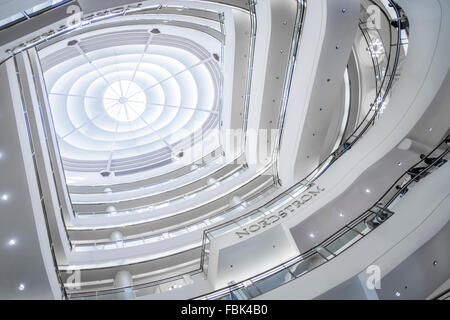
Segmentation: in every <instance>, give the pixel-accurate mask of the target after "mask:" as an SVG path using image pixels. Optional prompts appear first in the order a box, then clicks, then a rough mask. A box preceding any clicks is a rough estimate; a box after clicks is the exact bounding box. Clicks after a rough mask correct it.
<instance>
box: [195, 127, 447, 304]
mask: <svg viewBox="0 0 450 320" xmlns="http://www.w3.org/2000/svg"><path fill="white" fill-rule="evenodd" d="M449 153H450V136H447V137H446V139H445V140H444V141H442V142H441V143H440V144H439V145H438V146H437V147H436V148H435V149H434V150H433V151H431V152H430V153H429V154H428V155H427V156H426V157H424V158H423V159H422V160H421V161H419V162H418V163H416V164H415V165H414V166H412V167H411V168H410V169H408V170H407V171H406V172H405V173H404V174H403V175H402V176H401V177H400V178H399V179H397V180H396V181H395V183H394V184H393V185H392V186H391V187H390V188H389V189H388V190H387V191H386V192H385V194H384V195H383V196H382V197H381V198H380V199H379V200H378V201H377V202H376V203H375V204H374V205H373V206H372V207H371V208H370V209H369V210H367V211H366V212H364V213H363V214H362V215H360V216H359V217H358V218H356V219H355V220H353V221H352V222H351V223H349V224H348V225H347V226H345V227H343V228H342V229H340V230H339V231H338V232H336V233H335V234H334V235H332V236H331V237H329V238H328V239H326V240H325V241H323V242H322V243H321V244H319V245H318V246H316V247H314V248H312V249H311V250H309V251H308V252H306V253H304V254H301V255H300V256H298V257H296V258H294V259H292V260H290V261H288V262H286V263H284V264H282V265H280V266H278V267H276V268H274V269H272V270H270V271H267V272H265V273H263V274H261V275H258V276H255V277H253V278H250V279H247V280H245V281H242V282H241V283H239V284H235V285H233V286H229V287H227V288H225V289H221V290H218V291H216V292H213V293H210V294H208V295H204V296H201V297H199V298H197V299H199V300H246V299H252V298H255V297H257V296H260V295H262V294H264V293H266V292H268V291H270V290H273V289H275V288H277V287H279V286H282V285H284V284H286V283H287V282H290V281H292V280H294V279H297V278H299V277H300V276H302V275H304V274H306V273H308V272H310V271H312V270H314V269H315V268H317V267H319V266H320V265H322V264H324V263H326V262H327V261H330V260H331V259H334V258H335V257H336V256H338V255H339V254H341V253H343V252H344V251H345V250H347V249H349V248H350V247H351V246H353V245H354V244H355V243H357V242H358V241H359V240H361V239H362V238H363V237H364V236H366V235H367V234H369V233H370V232H372V231H374V230H375V229H377V228H378V227H380V226H381V225H382V224H383V223H385V222H386V221H388V220H389V218H391V217H392V216H393V215H394V214H395V212H393V211H391V210H392V208H393V207H394V204H395V203H396V202H397V201H400V200H401V199H402V198H403V196H404V195H405V194H406V193H407V192H408V191H409V190H410V189H411V188H414V186H415V185H416V184H417V183H419V182H420V181H421V180H422V179H423V178H424V177H426V176H428V175H429V174H431V173H433V172H434V171H436V170H438V169H439V168H440V167H442V166H443V165H445V164H446V163H447V162H448V160H449Z"/></svg>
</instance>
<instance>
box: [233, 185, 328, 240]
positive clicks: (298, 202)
mask: <svg viewBox="0 0 450 320" xmlns="http://www.w3.org/2000/svg"><path fill="white" fill-rule="evenodd" d="M323 191H325V189H324V188H321V187H320V186H318V185H313V186H312V187H311V188H310V189H309V190H308V191H305V192H303V193H302V194H301V195H299V196H298V197H297V198H296V199H295V200H293V201H292V202H291V203H289V204H288V205H287V206H285V207H283V208H282V209H280V210H278V212H277V213H274V214H272V215H270V216H266V217H264V218H261V219H260V220H258V221H256V222H255V223H253V224H251V225H250V226H248V227H245V228H241V229H240V230H239V231H236V232H235V235H236V236H237V237H239V239H242V238H245V237H247V236H250V235H252V234H254V233H257V232H259V231H261V230H263V229H265V228H267V227H268V226H272V225H274V224H277V223H279V222H281V221H282V220H284V219H285V218H287V217H288V216H289V215H292V214H293V213H295V211H296V210H297V209H299V208H300V207H302V206H303V205H304V204H305V203H308V202H309V201H311V200H313V199H314V198H315V197H316V196H317V195H319V194H320V193H321V192H323Z"/></svg>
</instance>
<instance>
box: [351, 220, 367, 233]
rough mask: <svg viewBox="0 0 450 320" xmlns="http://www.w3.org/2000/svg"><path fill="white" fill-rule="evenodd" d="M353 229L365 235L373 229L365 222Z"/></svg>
mask: <svg viewBox="0 0 450 320" xmlns="http://www.w3.org/2000/svg"><path fill="white" fill-rule="evenodd" d="M353 229H355V230H356V231H358V232H359V233H361V234H363V235H366V234H368V233H369V232H370V231H371V229H370V228H369V227H368V225H367V224H366V222H365V221H361V222H360V223H358V224H357V225H356V226H354V227H353Z"/></svg>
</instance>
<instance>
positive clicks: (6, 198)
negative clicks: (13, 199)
mask: <svg viewBox="0 0 450 320" xmlns="http://www.w3.org/2000/svg"><path fill="white" fill-rule="evenodd" d="M8 198H9V197H8V195H7V194H4V195H2V197H1V198H0V199H2V201H6V200H8Z"/></svg>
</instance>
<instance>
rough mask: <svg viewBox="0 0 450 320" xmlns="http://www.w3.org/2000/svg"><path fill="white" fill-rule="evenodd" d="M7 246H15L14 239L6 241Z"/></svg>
mask: <svg viewBox="0 0 450 320" xmlns="http://www.w3.org/2000/svg"><path fill="white" fill-rule="evenodd" d="M8 245H9V246H11V247H12V246H15V245H16V239H10V240H9V241H8Z"/></svg>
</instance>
